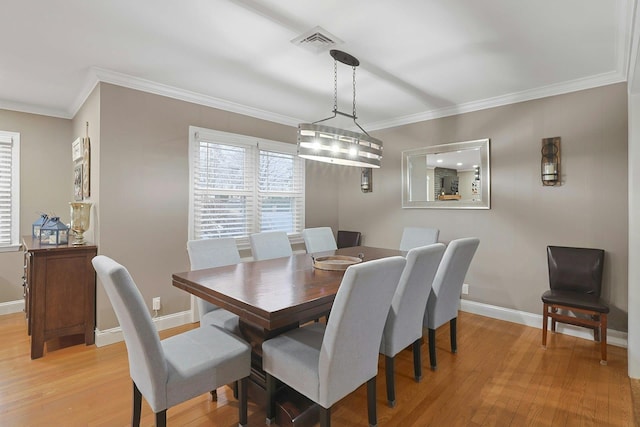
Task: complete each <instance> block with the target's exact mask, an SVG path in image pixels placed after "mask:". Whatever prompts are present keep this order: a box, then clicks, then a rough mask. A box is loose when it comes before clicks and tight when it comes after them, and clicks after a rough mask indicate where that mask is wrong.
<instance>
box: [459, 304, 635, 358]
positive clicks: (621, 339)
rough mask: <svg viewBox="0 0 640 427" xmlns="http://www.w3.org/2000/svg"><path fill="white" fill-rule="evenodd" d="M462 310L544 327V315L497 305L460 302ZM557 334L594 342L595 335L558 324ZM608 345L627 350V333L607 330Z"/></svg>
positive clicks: (577, 328)
mask: <svg viewBox="0 0 640 427" xmlns="http://www.w3.org/2000/svg"><path fill="white" fill-rule="evenodd" d="M460 309H461V310H462V311H466V312H468V313H473V314H479V315H481V316H486V317H491V318H494V319H499V320H506V321H507V322H513V323H519V324H521V325H526V326H531V327H533V328H538V329H539V328H541V327H542V314H534V313H527V312H525V311H519V310H513V309H511V308H504V307H498V306H496V305H489V304H483V303H480V302H475V301H469V300H465V299H462V300H460ZM556 332H558V333H561V334H566V335H571V336H572V337H578V338H584V339H587V340H593V334H592V333H591V331H590V330H589V329H587V328H580V327H578V326H573V325H565V324H561V323H558V324H557V327H556ZM607 344H611V345H615V346H616V347H623V348H627V333H626V332H621V331H616V330H614V329H607Z"/></svg>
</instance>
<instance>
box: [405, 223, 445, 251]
mask: <svg viewBox="0 0 640 427" xmlns="http://www.w3.org/2000/svg"><path fill="white" fill-rule="evenodd" d="M439 235H440V230H439V229H437V228H426V227H405V228H404V230H403V231H402V239H401V240H400V250H401V251H408V250H409V249H413V248H417V247H419V246H427V245H431V244H433V243H438V236H439Z"/></svg>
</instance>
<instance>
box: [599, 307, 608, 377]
mask: <svg viewBox="0 0 640 427" xmlns="http://www.w3.org/2000/svg"><path fill="white" fill-rule="evenodd" d="M600 364H601V365H606V364H607V314H606V313H603V314H601V315H600Z"/></svg>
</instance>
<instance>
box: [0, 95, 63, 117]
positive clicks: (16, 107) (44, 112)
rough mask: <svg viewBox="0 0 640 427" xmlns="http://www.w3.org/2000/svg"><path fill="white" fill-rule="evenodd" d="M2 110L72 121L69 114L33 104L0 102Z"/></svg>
mask: <svg viewBox="0 0 640 427" xmlns="http://www.w3.org/2000/svg"><path fill="white" fill-rule="evenodd" d="M0 110H9V111H17V112H20V113H27V114H37V115H40V116H48V117H57V118H60V119H70V118H71V117H70V116H69V112H68V111H66V110H58V109H56V108H46V107H40V106H38V105H33V104H25V103H21V102H12V101H5V100H0Z"/></svg>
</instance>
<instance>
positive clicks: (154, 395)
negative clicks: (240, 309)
mask: <svg viewBox="0 0 640 427" xmlns="http://www.w3.org/2000/svg"><path fill="white" fill-rule="evenodd" d="M92 263H93V266H94V268H95V270H96V273H97V275H98V277H99V278H100V281H101V282H102V284H103V286H104V289H105V291H106V293H107V296H108V297H109V300H110V301H111V304H112V306H113V309H114V311H115V313H116V316H117V318H118V321H119V322H120V327H121V328H122V332H123V334H124V341H125V344H126V346H127V355H128V358H129V373H130V375H131V379H132V380H133V416H132V421H131V424H132V425H133V426H139V425H140V414H141V409H142V396H144V398H145V399H146V401H147V403H149V406H151V409H152V410H153V412H154V413H155V414H156V425H157V426H165V425H166V421H167V409H168V408H170V407H172V406H175V405H177V404H179V403H182V402H184V401H186V400H189V399H191V398H194V397H196V396H199V395H201V394H204V393H207V392H209V391H210V390H213V389H215V388H217V387H218V386H221V385H224V384H228V383H232V382H234V381H238V382H239V404H238V408H239V418H240V425H246V424H247V378H248V376H249V373H250V370H251V365H250V364H251V349H250V347H249V345H248V344H247V343H245V342H244V341H242V340H240V339H239V338H238V337H236V336H235V335H233V334H230V333H228V332H226V331H224V330H222V329H220V328H216V327H214V326H208V327H201V328H196V329H192V330H189V331H187V332H183V333H181V334H178V335H174V336H172V337H170V338H167V339H164V340H160V337H159V336H158V332H157V330H156V328H155V326H154V324H153V321H152V319H151V315H150V314H149V311H148V309H147V307H146V305H145V304H144V300H143V299H142V295H141V294H140V291H139V290H138V288H137V287H136V284H135V283H134V281H133V279H132V278H131V275H130V274H129V272H128V271H127V269H126V268H124V267H123V266H122V265H120V264H118V263H117V262H115V261H114V260H112V259H111V258H108V257H106V256H104V255H99V256H97V257H95V258H93V260H92Z"/></svg>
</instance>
